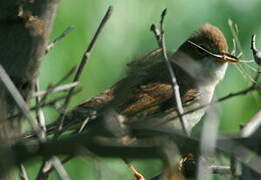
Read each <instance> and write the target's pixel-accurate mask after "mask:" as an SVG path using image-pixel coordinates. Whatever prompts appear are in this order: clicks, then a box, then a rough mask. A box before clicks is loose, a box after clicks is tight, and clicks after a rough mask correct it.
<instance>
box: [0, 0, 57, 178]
mask: <svg viewBox="0 0 261 180" xmlns="http://www.w3.org/2000/svg"><path fill="white" fill-rule="evenodd" d="M57 5H58V0H45V1H39V0H12V1H6V0H0V64H1V65H2V66H3V68H4V69H5V70H6V72H7V73H8V75H9V76H10V78H11V79H12V81H13V82H14V84H15V86H16V87H17V88H18V90H19V91H20V93H21V94H22V96H23V97H24V99H25V100H26V101H27V102H28V101H29V99H30V95H31V92H32V90H33V87H34V85H35V80H36V77H37V75H38V71H39V67H40V63H41V57H42V56H43V55H44V52H45V48H46V46H47V43H48V36H49V34H50V31H51V27H52V24H53V19H54V15H55V12H56V8H57ZM0 101H1V104H0V108H1V113H0V140H1V141H2V142H1V144H4V145H3V146H8V145H10V143H13V141H14V140H15V137H16V136H18V135H19V134H20V123H21V118H16V119H12V120H7V118H6V117H7V116H9V115H10V114H11V113H14V112H15V111H17V109H16V104H15V103H14V101H13V99H12V98H11V96H10V95H9V93H8V92H7V91H6V90H5V89H4V87H3V84H0ZM11 139H12V142H11ZM1 146H2V145H1ZM2 149H6V148H2ZM4 154H6V153H5V152H2V151H1V157H3V156H4V157H6V156H5V155H4ZM8 154H9V156H8V157H9V158H11V159H13V160H14V157H12V154H11V153H10V152H8ZM8 161H9V162H10V163H11V160H10V159H9V160H8ZM14 161H15V160H14ZM3 163H6V162H2V159H1V163H0V164H3ZM1 167H2V166H1ZM3 174H4V172H3V170H2V171H1V175H3Z"/></svg>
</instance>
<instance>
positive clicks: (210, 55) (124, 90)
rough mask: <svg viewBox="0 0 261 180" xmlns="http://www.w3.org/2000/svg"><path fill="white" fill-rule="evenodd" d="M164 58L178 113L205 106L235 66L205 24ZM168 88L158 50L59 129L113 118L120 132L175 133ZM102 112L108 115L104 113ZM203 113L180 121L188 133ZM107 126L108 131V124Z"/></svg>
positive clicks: (218, 34)
mask: <svg viewBox="0 0 261 180" xmlns="http://www.w3.org/2000/svg"><path fill="white" fill-rule="evenodd" d="M168 57H169V60H170V63H171V67H172V69H173V71H174V73H175V76H176V79H177V84H178V85H179V91H180V97H181V102H182V106H183V108H184V113H186V112H188V111H191V110H193V109H196V108H198V107H201V106H202V105H205V104H208V103H210V102H211V100H212V98H213V94H214V91H215V88H216V86H217V85H218V83H219V82H220V81H221V80H222V79H223V78H224V77H225V73H226V70H227V67H228V63H230V62H231V63H236V62H239V59H238V58H237V57H235V56H233V55H231V54H229V53H228V45H227V41H226V38H225V36H224V34H223V33H222V32H221V30H220V29H219V28H218V27H215V26H214V25H211V24H203V25H201V26H200V27H199V29H198V30H196V31H195V32H193V33H192V34H191V35H190V37H189V38H188V39H187V40H186V41H185V42H184V43H183V44H181V46H180V47H179V48H178V49H177V50H176V51H175V52H168ZM172 86H173V84H172V81H171V76H170V74H169V71H168V67H167V65H166V63H165V61H164V56H163V50H162V48H158V49H155V50H153V51H151V52H149V53H148V54H146V55H145V56H143V57H141V58H138V59H136V60H134V61H132V62H130V63H129V64H128V73H127V75H126V76H125V77H123V78H122V79H121V80H119V81H118V82H116V83H115V84H114V85H113V86H112V87H111V88H109V89H107V90H105V91H104V92H102V93H100V94H98V95H97V96H95V97H92V98H90V99H88V100H87V101H85V102H83V103H81V104H79V105H77V106H76V107H74V108H73V109H72V110H70V111H69V112H68V113H67V114H66V116H65V121H64V129H63V130H64V131H66V130H67V129H70V128H71V127H74V126H75V124H81V128H80V130H79V131H82V130H83V129H85V128H87V129H88V127H89V125H88V123H90V122H89V121H91V122H93V121H95V120H97V119H99V117H100V116H101V115H100V114H103V115H104V116H107V117H108V116H110V117H116V119H117V120H119V121H120V122H121V123H122V124H123V125H124V126H126V127H131V126H132V125H137V124H138V125H139V126H143V127H145V126H146V127H148V126H150V127H158V126H164V127H168V128H173V129H177V130H181V129H182V125H181V122H180V121H179V117H178V113H177V107H176V103H175V102H174V101H175V98H173V87H172ZM107 109H110V110H112V111H113V113H108V111H106V110H107ZM206 110H207V108H201V109H199V110H197V111H194V112H192V113H189V114H186V115H184V116H183V117H184V118H185V119H186V120H187V122H188V127H186V128H187V130H188V132H191V131H192V128H193V127H194V126H195V125H196V124H197V123H198V122H199V121H200V120H201V119H202V117H203V115H204V114H205V112H206ZM104 112H106V113H104ZM109 119H110V120H111V118H109ZM86 120H88V121H86ZM84 121H85V122H87V123H84ZM109 123H110V122H109ZM83 124H84V126H83ZM58 126H59V123H57V122H56V123H52V124H50V125H48V126H47V132H49V133H50V132H51V131H55V130H57V129H58ZM107 126H108V128H110V127H109V126H110V124H109V125H108V124H107ZM111 129H112V130H111V131H113V133H112V134H114V135H115V134H117V132H116V133H115V131H118V130H119V128H115V127H114V126H112V127H111ZM93 131H95V132H97V133H99V132H100V131H98V130H97V129H94V130H93ZM102 131H103V130H102ZM119 134H121V133H119ZM117 135H118V134H117Z"/></svg>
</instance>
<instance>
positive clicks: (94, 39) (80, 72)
mask: <svg viewBox="0 0 261 180" xmlns="http://www.w3.org/2000/svg"><path fill="white" fill-rule="evenodd" d="M111 13H112V6H109V8H108V10H107V12H106V14H105V16H104V17H103V19H102V21H101V23H100V25H99V27H98V29H97V31H96V32H95V34H94V36H93V38H92V40H91V42H90V44H89V45H88V47H87V50H86V51H85V52H84V55H83V57H82V59H81V62H80V65H79V67H78V69H77V72H76V75H75V76H74V79H73V82H77V81H79V79H80V76H81V74H82V71H83V68H84V66H85V64H86V62H87V60H88V59H89V57H90V55H91V51H92V49H93V47H94V45H95V43H96V40H97V39H98V37H99V35H100V33H101V31H102V30H103V27H104V26H105V24H106V22H107V21H108V20H109V18H110V16H111ZM73 91H74V88H72V89H70V90H69V92H68V95H67V97H66V99H65V101H64V105H63V109H64V112H63V113H61V115H60V116H59V117H58V121H59V122H60V125H59V130H61V129H62V127H63V123H64V117H65V114H66V110H67V107H68V105H69V102H70V100H71V97H72V95H73Z"/></svg>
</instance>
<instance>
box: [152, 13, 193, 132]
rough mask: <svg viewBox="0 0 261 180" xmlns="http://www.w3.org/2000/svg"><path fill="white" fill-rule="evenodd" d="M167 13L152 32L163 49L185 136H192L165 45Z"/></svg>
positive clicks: (153, 26)
mask: <svg viewBox="0 0 261 180" xmlns="http://www.w3.org/2000/svg"><path fill="white" fill-rule="evenodd" d="M166 13H167V9H164V10H163V12H162V14H161V20H160V30H157V27H156V26H155V25H152V26H151V30H152V32H153V33H154V34H155V37H156V39H157V41H158V44H159V45H160V48H162V51H163V56H164V60H165V62H166V66H167V68H168V71H169V74H170V77H171V82H172V89H173V94H174V96H173V101H174V103H175V105H176V106H177V114H178V117H179V119H180V123H181V126H182V129H183V131H184V133H185V134H187V135H190V132H189V131H188V122H187V120H186V119H185V117H184V116H183V115H182V114H183V113H184V110H183V107H182V102H181V97H180V92H179V86H178V83H177V79H176V76H175V73H174V70H173V68H172V65H171V63H170V61H169V58H168V55H167V50H166V44H165V33H164V29H163V28H164V27H163V23H164V19H165V16H166ZM158 32H160V38H159V34H158Z"/></svg>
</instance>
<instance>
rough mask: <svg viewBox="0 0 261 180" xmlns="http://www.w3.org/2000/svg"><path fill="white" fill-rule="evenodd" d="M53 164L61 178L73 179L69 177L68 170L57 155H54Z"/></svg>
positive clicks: (62, 179) (65, 179)
mask: <svg viewBox="0 0 261 180" xmlns="http://www.w3.org/2000/svg"><path fill="white" fill-rule="evenodd" d="M52 164H53V166H54V167H55V170H56V171H57V173H58V175H59V177H60V179H61V180H70V179H71V178H70V177H69V175H68V173H67V172H66V170H65V169H64V167H63V165H62V163H61V161H60V160H59V159H58V158H57V157H55V156H53V158H52Z"/></svg>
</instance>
